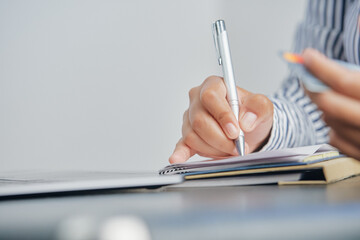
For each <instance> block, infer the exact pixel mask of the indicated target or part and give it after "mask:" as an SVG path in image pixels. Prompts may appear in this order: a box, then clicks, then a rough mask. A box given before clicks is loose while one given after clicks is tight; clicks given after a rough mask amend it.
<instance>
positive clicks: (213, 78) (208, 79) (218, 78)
mask: <svg viewBox="0 0 360 240" xmlns="http://www.w3.org/2000/svg"><path fill="white" fill-rule="evenodd" d="M209 81H222V78H221V77H219V76H215V75H211V76H209V77H207V78H206V79H205V81H204V82H209Z"/></svg>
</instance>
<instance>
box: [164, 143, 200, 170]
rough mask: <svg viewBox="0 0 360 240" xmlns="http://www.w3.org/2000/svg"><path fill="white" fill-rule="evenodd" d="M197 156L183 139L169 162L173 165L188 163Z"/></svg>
mask: <svg viewBox="0 0 360 240" xmlns="http://www.w3.org/2000/svg"><path fill="white" fill-rule="evenodd" d="M194 155H195V151H194V150H193V149H191V148H190V147H188V146H187V145H186V144H185V143H184V141H183V140H182V139H180V140H179V142H178V143H177V144H176V147H175V150H174V152H173V153H172V154H171V156H170V158H169V162H170V163H171V164H173V163H183V162H186V161H187V160H188V159H189V158H191V157H192V156H194Z"/></svg>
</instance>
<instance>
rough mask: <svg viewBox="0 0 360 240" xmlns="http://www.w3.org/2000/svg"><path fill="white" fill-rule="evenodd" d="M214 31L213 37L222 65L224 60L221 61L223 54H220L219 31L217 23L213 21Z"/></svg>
mask: <svg viewBox="0 0 360 240" xmlns="http://www.w3.org/2000/svg"><path fill="white" fill-rule="evenodd" d="M212 33H213V38H214V44H215V51H216V57H217V59H218V63H219V65H221V64H222V61H221V55H220V49H219V42H218V41H219V39H218V31H217V26H216V23H213V25H212Z"/></svg>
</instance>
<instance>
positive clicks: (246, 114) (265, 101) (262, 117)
mask: <svg viewBox="0 0 360 240" xmlns="http://www.w3.org/2000/svg"><path fill="white" fill-rule="evenodd" d="M273 110H274V106H273V104H272V102H271V101H270V99H269V98H267V97H266V96H265V95H262V94H251V95H248V96H246V97H245V98H244V99H243V103H242V105H241V106H240V114H239V122H240V127H241V129H242V130H243V131H245V132H251V131H253V130H254V129H255V128H256V127H257V126H258V125H259V124H260V123H262V122H265V121H267V120H269V118H272V115H273Z"/></svg>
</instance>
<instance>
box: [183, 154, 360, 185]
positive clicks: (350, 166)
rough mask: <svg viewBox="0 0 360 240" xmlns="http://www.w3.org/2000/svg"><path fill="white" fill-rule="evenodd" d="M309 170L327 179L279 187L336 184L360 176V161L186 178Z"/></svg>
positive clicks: (281, 183) (187, 178)
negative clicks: (315, 171) (320, 172)
mask: <svg viewBox="0 0 360 240" xmlns="http://www.w3.org/2000/svg"><path fill="white" fill-rule="evenodd" d="M308 169H322V170H323V173H324V176H325V179H324V180H323V181H322V180H316V181H293V182H279V185H290V184H327V183H331V182H336V181H339V180H342V179H345V178H348V177H351V176H355V175H359V174H360V161H358V160H355V159H353V158H349V157H341V158H337V159H332V160H328V161H324V162H318V163H313V164H308V165H300V166H286V167H270V168H259V169H248V170H236V171H226V172H217V173H205V174H198V175H188V176H185V179H186V180H193V179H201V178H215V177H228V176H239V175H244V174H257V173H273V172H276V173H280V172H283V171H296V170H308Z"/></svg>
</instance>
